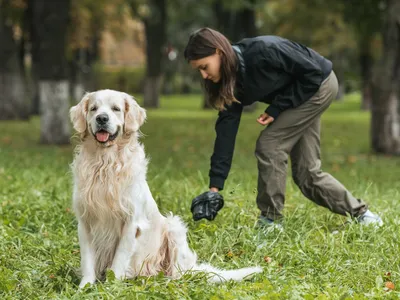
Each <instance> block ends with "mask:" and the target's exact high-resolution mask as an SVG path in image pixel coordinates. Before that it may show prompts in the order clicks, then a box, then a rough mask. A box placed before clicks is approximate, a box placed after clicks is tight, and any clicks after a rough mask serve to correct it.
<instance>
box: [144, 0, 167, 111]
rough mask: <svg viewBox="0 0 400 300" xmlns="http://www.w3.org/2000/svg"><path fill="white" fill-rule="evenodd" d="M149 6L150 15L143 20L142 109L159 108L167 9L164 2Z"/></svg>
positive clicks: (151, 1)
mask: <svg viewBox="0 0 400 300" xmlns="http://www.w3.org/2000/svg"><path fill="white" fill-rule="evenodd" d="M149 6H150V15H149V16H147V17H146V18H145V19H144V25H145V33H146V63H147V65H146V79H145V88H144V103H143V105H144V107H159V105H160V104H159V103H160V99H159V96H160V89H161V80H162V72H163V56H164V55H163V47H164V46H165V41H166V21H167V7H166V1H165V0H149Z"/></svg>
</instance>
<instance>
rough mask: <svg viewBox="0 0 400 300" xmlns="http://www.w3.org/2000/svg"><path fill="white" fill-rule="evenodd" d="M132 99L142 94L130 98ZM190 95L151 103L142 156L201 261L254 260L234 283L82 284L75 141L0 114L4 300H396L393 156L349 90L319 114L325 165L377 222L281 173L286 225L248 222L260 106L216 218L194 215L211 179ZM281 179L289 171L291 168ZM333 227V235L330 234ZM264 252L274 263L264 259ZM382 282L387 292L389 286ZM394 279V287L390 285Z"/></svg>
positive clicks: (246, 120) (397, 173)
mask: <svg viewBox="0 0 400 300" xmlns="http://www.w3.org/2000/svg"><path fill="white" fill-rule="evenodd" d="M139 100H140V97H139ZM200 102H201V99H200V97H198V96H174V97H165V98H163V99H162V105H161V106H162V107H161V109H159V110H149V111H148V121H147V123H146V124H145V125H144V126H143V128H142V131H143V133H144V134H145V136H144V138H143V139H142V141H143V143H144V144H145V146H146V152H147V154H148V155H149V157H150V158H151V161H150V166H149V173H148V181H149V184H150V188H151V190H152V192H153V195H154V197H155V199H156V201H157V203H158V205H159V208H160V210H161V211H162V212H168V211H172V212H173V213H175V214H178V215H180V216H182V218H183V219H184V220H185V221H186V222H187V223H188V226H189V242H190V245H191V247H192V248H193V249H194V250H196V252H197V253H198V255H199V258H200V260H201V261H208V262H210V263H212V264H213V265H215V266H218V267H221V268H226V269H230V268H237V267H243V266H250V265H261V266H263V267H264V272H263V273H262V274H259V275H257V276H255V277H254V278H253V279H252V280H249V281H245V282H242V283H233V282H228V283H226V284H222V285H219V286H215V285H208V284H207V283H206V279H205V278H204V276H202V275H188V276H185V277H184V278H182V279H180V280H176V281H171V280H169V279H168V278H165V277H163V276H158V277H155V278H138V279H135V280H128V281H124V282H118V281H115V280H113V277H112V276H108V279H107V281H106V282H104V283H101V284H97V285H95V286H93V287H91V288H87V289H85V290H83V291H79V290H78V288H77V284H78V283H79V279H80V277H79V274H78V273H77V269H78V267H79V245H78V240H77V232H76V220H75V218H74V216H73V214H72V213H71V188H72V187H71V174H70V171H69V163H71V161H72V147H71V146H65V147H55V146H43V145H39V144H38V140H39V126H40V125H39V120H38V119H37V118H33V119H32V120H31V121H29V122H16V121H14V122H0V129H1V136H0V233H1V235H0V298H1V299H99V298H103V299H114V298H118V299H315V298H316V299H380V298H383V297H385V298H386V299H391V298H392V299H398V298H399V297H400V292H399V291H400V288H399V287H400V259H399V252H400V243H399V239H400V234H399V230H398V226H399V224H400V218H399V217H398V215H399V213H400V204H399V199H400V195H399V191H400V180H399V178H400V159H399V158H393V157H385V156H375V155H373V154H372V153H371V151H370V146H369V114H368V113H365V112H360V111H359V97H358V95H349V96H347V98H346V100H345V101H344V102H340V103H335V104H333V105H332V106H331V108H329V110H328V111H327V112H326V113H325V114H324V116H323V121H322V157H323V169H324V170H325V171H328V172H330V173H331V174H332V175H333V176H335V177H336V178H337V179H339V180H340V181H341V182H342V183H343V184H344V185H345V186H346V187H347V188H348V189H349V190H350V191H351V192H353V193H354V195H355V196H357V197H359V198H363V199H364V200H365V201H367V202H368V203H369V204H370V208H371V210H372V211H375V212H379V214H380V215H381V216H382V217H383V219H384V222H385V226H384V227H383V228H380V229H373V228H368V227H361V226H357V225H348V226H345V227H341V225H342V224H343V222H344V221H345V218H344V217H341V216H338V215H335V214H333V213H330V212H329V211H328V210H326V209H323V208H321V207H317V206H316V205H314V204H313V203H312V202H311V201H308V200H307V199H305V198H304V197H303V196H302V195H301V193H300V191H299V190H298V189H297V187H296V186H295V185H294V183H293V181H292V179H291V178H290V176H288V182H287V193H286V195H287V202H286V205H285V211H284V213H285V217H286V221H285V230H284V232H282V233H277V232H276V233H269V234H267V233H265V232H262V231H260V230H258V229H257V228H256V227H255V223H256V220H257V216H258V213H259V212H258V210H257V207H256V204H255V196H256V194H255V189H256V183H257V167H256V160H255V157H254V146H255V142H256V139H257V136H258V134H259V132H260V130H261V127H260V126H259V125H258V124H257V123H256V121H255V118H256V116H258V115H259V113H260V111H262V110H263V107H262V106H261V105H260V106H259V109H258V110H257V111H256V112H254V113H251V114H246V115H244V116H243V119H242V122H241V127H240V130H239V134H238V138H237V145H236V151H235V156H234V161H233V166H232V170H231V172H230V175H229V179H228V181H227V183H226V187H225V190H224V191H223V195H224V197H225V203H226V205H225V207H224V208H223V209H222V210H221V212H220V214H219V215H218V217H217V219H216V220H215V221H214V222H208V221H200V222H197V223H194V222H193V221H192V219H191V213H190V203H191V199H192V198H193V197H194V196H196V195H198V194H199V193H201V192H203V191H205V190H206V189H207V186H208V168H209V157H210V155H211V151H212V147H213V142H214V123H215V118H216V112H215V111H202V110H200V106H201V104H200ZM288 175H290V174H288ZM337 228H340V229H339V233H338V234H332V231H333V230H335V229H337ZM266 256H268V257H270V258H271V262H269V263H267V262H265V261H264V257H266ZM386 282H393V283H394V284H395V286H396V287H395V289H394V290H393V291H388V290H387V289H386V288H385V283H386ZM398 286H399V287H398Z"/></svg>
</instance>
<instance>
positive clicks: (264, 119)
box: [257, 113, 275, 126]
mask: <svg viewBox="0 0 400 300" xmlns="http://www.w3.org/2000/svg"><path fill="white" fill-rule="evenodd" d="M274 120H275V119H274V118H273V117H271V116H270V115H268V114H267V113H263V114H261V115H260V116H259V117H258V119H257V122H258V123H260V124H261V125H263V126H265V125H268V124H269V123H272V122H273V121H274Z"/></svg>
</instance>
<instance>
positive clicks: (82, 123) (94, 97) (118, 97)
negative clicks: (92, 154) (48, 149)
mask: <svg viewBox="0 0 400 300" xmlns="http://www.w3.org/2000/svg"><path fill="white" fill-rule="evenodd" d="M70 116H71V121H72V124H73V126H74V129H75V130H76V131H77V132H78V133H79V134H80V136H81V138H82V139H83V138H86V137H93V138H94V139H95V140H96V141H97V142H98V143H99V144H100V145H102V146H111V145H113V144H114V143H115V141H116V140H117V139H118V138H121V137H129V136H130V135H131V134H132V133H134V132H136V131H138V130H139V128H140V126H142V125H143V123H144V121H145V120H146V111H145V110H144V109H143V108H141V107H140V106H139V105H138V104H137V102H136V101H135V100H134V99H133V97H132V96H130V95H128V94H126V93H123V92H118V91H113V90H100V91H97V92H92V93H87V94H86V95H85V96H84V97H83V98H82V100H81V101H80V102H79V103H78V104H77V105H76V106H74V107H72V108H71V109H70Z"/></svg>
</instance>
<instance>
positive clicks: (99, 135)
mask: <svg viewBox="0 0 400 300" xmlns="http://www.w3.org/2000/svg"><path fill="white" fill-rule="evenodd" d="M94 136H95V138H96V140H97V141H98V142H99V143H107V142H110V141H113V140H115V138H116V137H117V136H118V130H117V132H116V133H114V134H110V133H109V132H108V131H106V130H104V129H100V130H99V131H97V132H96V134H95V135H94Z"/></svg>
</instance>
